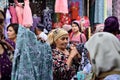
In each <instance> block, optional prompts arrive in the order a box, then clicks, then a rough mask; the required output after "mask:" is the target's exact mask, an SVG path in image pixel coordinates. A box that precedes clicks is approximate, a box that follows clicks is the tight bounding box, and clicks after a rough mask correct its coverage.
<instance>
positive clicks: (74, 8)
mask: <svg viewBox="0 0 120 80" xmlns="http://www.w3.org/2000/svg"><path fill="white" fill-rule="evenodd" d="M78 16H79V2H72V3H71V18H72V20H74V19H75V20H76V19H77V17H78Z"/></svg>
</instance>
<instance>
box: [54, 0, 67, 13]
mask: <svg viewBox="0 0 120 80" xmlns="http://www.w3.org/2000/svg"><path fill="white" fill-rule="evenodd" d="M60 3H62V4H60ZM55 13H68V0H56V2H55Z"/></svg>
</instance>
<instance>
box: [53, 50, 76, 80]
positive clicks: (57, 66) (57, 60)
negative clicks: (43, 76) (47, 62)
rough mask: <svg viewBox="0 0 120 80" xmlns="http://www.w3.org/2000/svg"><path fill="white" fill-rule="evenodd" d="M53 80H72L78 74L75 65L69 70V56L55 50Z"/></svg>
mask: <svg viewBox="0 0 120 80" xmlns="http://www.w3.org/2000/svg"><path fill="white" fill-rule="evenodd" d="M52 52H53V53H52V55H53V80H70V79H71V78H72V77H73V76H74V74H75V73H76V69H75V65H72V66H71V67H70V68H68V66H67V64H66V61H67V59H68V56H69V55H65V54H63V53H62V52H60V51H58V50H56V49H53V50H52Z"/></svg>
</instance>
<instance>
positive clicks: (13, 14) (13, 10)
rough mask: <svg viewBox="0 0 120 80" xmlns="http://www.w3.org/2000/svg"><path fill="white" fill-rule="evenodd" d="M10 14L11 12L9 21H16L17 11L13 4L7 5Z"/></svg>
mask: <svg viewBox="0 0 120 80" xmlns="http://www.w3.org/2000/svg"><path fill="white" fill-rule="evenodd" d="M9 10H10V14H11V23H18V20H17V13H16V10H15V7H14V6H9Z"/></svg>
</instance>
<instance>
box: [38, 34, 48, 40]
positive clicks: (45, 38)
mask: <svg viewBox="0 0 120 80" xmlns="http://www.w3.org/2000/svg"><path fill="white" fill-rule="evenodd" d="M39 37H41V38H42V39H44V40H45V41H46V40H47V35H46V34H45V33H44V32H41V33H40V34H39Z"/></svg>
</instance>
